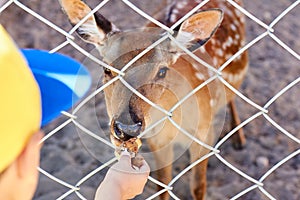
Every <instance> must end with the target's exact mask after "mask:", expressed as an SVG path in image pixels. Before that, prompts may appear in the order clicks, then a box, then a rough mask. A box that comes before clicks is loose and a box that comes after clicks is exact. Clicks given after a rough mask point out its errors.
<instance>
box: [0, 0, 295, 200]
mask: <svg viewBox="0 0 300 200" xmlns="http://www.w3.org/2000/svg"><path fill="white" fill-rule="evenodd" d="M7 2H8V1H6V0H0V8H1V7H2V6H3V5H5V4H6V3H7ZM86 2H87V3H88V4H89V5H90V6H91V7H95V6H96V5H98V4H99V2H100V1H96V0H86ZM131 2H132V3H134V4H135V5H136V6H137V7H139V8H140V9H141V10H143V11H144V12H146V13H147V14H149V15H153V14H154V13H156V12H157V11H159V10H163V9H164V7H161V6H160V5H161V1H160V0H152V1H149V0H132V1H131ZM294 2H296V1H293V0H285V1H272V0H252V1H245V6H244V8H245V9H246V10H248V11H249V12H250V13H252V14H253V15H254V16H256V17H257V18H258V19H260V20H261V21H263V22H264V23H266V24H270V23H271V22H272V21H273V20H274V19H275V18H276V17H277V16H278V15H280V14H281V13H282V12H283V11H284V10H285V9H287V8H288V7H289V6H290V5H291V4H292V3H294ZM298 2H299V1H298ZM20 5H24V6H26V7H28V8H30V9H31V10H33V11H34V12H36V13H38V14H39V15H41V16H42V17H44V18H46V19H47V20H49V21H50V22H52V23H54V24H56V25H57V26H58V27H60V28H62V29H63V30H65V31H67V32H68V31H69V30H71V28H72V27H71V25H70V24H69V21H68V19H67V18H66V16H65V15H64V14H63V12H62V10H61V8H60V5H59V3H58V1H53V0H43V1H41V0H20V1H16V3H12V4H11V5H9V6H8V7H7V8H5V9H4V10H3V11H2V12H1V13H0V23H1V24H2V25H3V26H4V27H5V28H6V29H7V31H8V32H9V34H10V35H11V36H12V37H13V39H14V40H15V41H16V43H17V45H18V46H19V47H20V48H37V49H45V50H52V49H54V48H56V47H57V46H59V45H60V44H62V43H63V42H64V41H66V38H65V36H64V35H62V34H60V33H59V32H57V31H56V30H54V29H53V28H51V27H49V26H47V25H45V24H44V23H43V22H41V21H40V20H38V19H37V18H35V17H33V16H32V15H31V14H29V13H28V12H26V11H24V10H23V9H22V8H21V7H20ZM100 12H101V14H103V15H104V16H105V17H107V18H108V19H109V20H110V21H112V22H113V23H114V24H116V25H117V26H118V27H119V28H120V29H124V30H125V29H133V28H138V27H141V26H143V24H145V23H146V22H147V20H146V19H144V18H143V17H142V16H140V15H139V14H137V13H135V12H134V11H133V10H132V9H130V8H129V7H128V6H127V5H126V4H124V3H123V2H122V1H120V0H110V1H109V2H108V3H107V4H106V5H105V6H103V7H102V8H101V9H100ZM299 19H300V5H299V4H298V5H297V6H296V7H295V8H294V9H293V10H292V11H290V12H289V13H288V14H287V15H285V16H284V17H283V18H282V19H281V20H280V21H279V22H278V23H277V24H276V25H275V26H274V27H273V28H274V30H275V32H274V34H275V35H276V36H277V37H278V38H279V39H280V40H281V41H282V42H284V43H285V44H286V45H287V46H289V47H290V48H291V49H292V50H294V51H295V52H296V54H298V57H296V56H293V55H291V54H290V53H289V52H288V51H287V50H285V49H284V48H282V47H281V46H280V45H279V44H278V43H277V42H275V41H274V40H273V39H272V38H271V37H270V36H266V37H264V38H263V39H262V40H260V41H259V42H257V43H256V44H255V45H253V46H252V47H251V48H250V49H249V56H250V67H249V71H248V74H247V76H246V79H245V81H244V83H243V85H242V87H241V88H240V90H239V91H241V92H242V93H243V94H244V95H245V96H247V97H248V98H250V99H251V100H252V101H254V102H255V103H257V104H258V105H261V106H263V105H264V104H266V102H267V101H268V100H270V99H271V98H272V97H273V96H274V95H276V94H277V93H278V92H279V91H280V90H281V89H283V88H284V87H286V86H287V85H288V84H289V83H290V82H292V81H294V80H296V79H297V78H299V76H300V61H299V53H300V40H299V38H298V37H299V33H300V23H299ZM246 28H247V40H248V42H250V41H252V40H253V39H254V38H256V37H257V36H259V35H260V34H262V33H264V32H265V31H266V29H264V28H262V27H261V26H260V25H258V24H257V23H256V22H254V21H253V20H251V19H249V18H247V19H246ZM74 36H75V42H76V44H78V45H80V46H81V47H82V48H83V49H85V50H86V51H88V52H91V53H92V54H93V55H95V56H97V57H99V55H98V54H97V52H95V51H93V49H94V47H93V46H92V45H89V44H86V43H84V42H82V41H81V40H80V39H79V38H78V37H77V36H76V34H74ZM0 45H1V44H0ZM58 52H59V53H63V54H66V55H68V56H70V57H72V58H75V59H76V60H78V61H80V62H82V63H84V64H85V65H86V66H87V67H88V68H89V70H90V71H91V73H92V76H93V86H92V89H91V92H92V91H93V90H95V89H96V88H97V87H98V84H99V81H100V75H101V73H102V67H99V66H97V64H95V63H93V62H91V61H90V60H89V59H87V58H86V56H85V55H83V54H82V53H80V52H79V51H78V50H76V49H75V48H74V47H73V46H71V45H67V46H65V47H63V48H62V49H60V50H59V51H58ZM299 97H300V87H299V84H298V85H295V86H294V87H292V88H291V89H290V90H289V91H288V92H286V93H284V94H283V95H282V96H280V97H279V98H278V99H277V100H276V101H275V102H274V103H273V104H272V105H271V106H270V108H269V114H268V115H269V116H270V117H271V118H272V119H273V120H274V121H275V122H276V123H278V124H279V125H280V126H281V127H283V128H284V129H285V130H287V131H288V132H289V133H291V134H293V135H294V136H295V137H296V138H298V140H299V138H300V132H299V130H300V101H299ZM103 102H104V101H103V96H102V95H101V94H99V96H98V97H97V98H95V99H93V100H92V101H90V102H88V103H87V104H86V105H85V106H84V107H83V108H82V109H81V110H80V112H79V113H78V121H79V122H80V123H81V124H82V125H84V127H87V128H88V129H89V130H91V131H93V132H96V133H97V132H98V133H99V134H104V135H102V136H103V137H104V138H105V139H107V140H109V138H107V137H105V134H107V131H106V129H107V127H108V119H107V115H106V111H105V106H104V103H103ZM236 102H237V106H238V111H239V115H240V117H241V120H242V121H244V120H246V119H247V118H249V117H251V116H252V115H254V114H255V113H256V112H257V110H256V109H255V108H253V107H252V106H251V105H249V104H248V103H246V102H244V101H243V100H242V99H240V98H237V99H236ZM95 111H96V112H95ZM95 113H96V114H95ZM67 119H68V117H60V118H59V119H57V120H55V121H53V122H52V123H51V124H49V125H48V126H46V127H43V129H44V130H45V133H50V132H51V131H52V130H54V129H55V128H56V127H58V126H59V125H61V124H62V123H64V122H65V121H66V120H67ZM99 119H100V120H99ZM228 121H229V119H228ZM16 123H17V122H16ZM228 124H229V123H226V124H225V127H224V128H223V132H224V133H226V132H229V131H230V130H231V126H230V125H228ZM101 129H102V130H101ZM100 130H101V131H100ZM100 132H101V133H100ZM244 132H245V134H246V137H247V144H246V146H245V148H244V149H243V150H238V151H237V150H235V149H233V147H232V146H231V142H230V140H229V141H227V142H226V143H224V144H223V145H222V146H221V147H220V150H221V155H222V157H223V158H224V159H226V160H227V161H228V162H230V163H231V164H232V165H234V166H235V167H237V168H238V169H240V170H241V171H243V172H245V173H247V174H248V175H249V176H251V177H253V178H255V179H259V178H260V177H261V176H263V175H264V174H265V173H266V172H267V171H268V170H269V169H270V168H271V167H273V166H274V165H275V164H276V163H278V162H280V161H281V160H282V159H284V158H285V157H287V156H288V155H290V154H291V153H292V152H294V151H296V150H298V149H299V148H300V144H299V143H297V142H295V141H293V140H291V139H290V138H288V137H287V136H286V135H284V134H283V133H282V132H281V131H280V130H278V129H277V128H275V127H274V126H273V125H271V124H270V123H269V122H268V121H267V120H266V119H265V118H264V117H263V116H260V117H258V118H256V119H255V120H253V121H252V122H251V123H249V124H247V125H246V126H245V127H244ZM41 155H42V158H41V159H42V160H41V168H42V169H44V170H45V171H47V172H48V173H50V174H51V175H53V176H55V177H56V178H58V179H61V180H63V181H65V182H66V183H69V184H71V185H75V184H76V183H78V181H80V180H81V179H82V178H83V177H84V176H86V175H87V174H89V173H90V172H91V171H93V170H94V169H96V168H97V167H99V166H101V165H102V163H104V162H106V161H108V160H109V159H111V158H113V150H112V149H111V148H109V147H105V145H104V144H99V142H97V141H96V140H93V138H91V137H88V136H86V134H84V133H83V132H82V131H81V130H79V129H78V128H76V126H74V124H72V123H70V124H68V125H66V126H65V127H63V128H62V129H61V130H59V131H58V132H56V133H55V134H53V136H51V137H50V138H49V139H47V140H46V141H45V144H44V147H43V149H42V154H41ZM188 164H189V158H188V154H185V155H184V156H182V157H181V158H180V159H179V160H177V161H176V162H175V167H174V170H173V174H174V175H176V174H178V173H179V172H180V171H182V170H183V169H184V168H185V167H187V166H188ZM106 171H107V169H106V168H105V169H103V170H101V171H100V172H98V173H96V174H95V175H94V176H92V177H91V178H89V179H87V180H86V181H85V182H84V183H82V184H81V185H80V191H79V192H80V194H81V195H82V196H83V197H84V198H86V199H93V196H94V194H95V191H96V188H97V186H98V185H99V183H100V182H101V181H102V179H103V176H104V175H105V173H106ZM188 175H189V173H187V174H185V175H184V176H183V177H182V178H180V179H179V180H178V181H177V182H176V184H175V185H174V193H175V194H176V195H178V197H180V199H191V197H190V195H189V186H188V183H189V176H188ZM207 177H208V195H207V199H212V200H219V199H229V198H230V197H233V196H235V195H236V194H238V193H239V192H240V191H242V190H244V189H246V188H247V187H250V186H251V185H253V183H251V182H249V181H247V180H246V179H244V178H243V177H241V176H240V175H238V174H237V173H235V172H234V171H232V170H231V169H230V168H228V167H226V166H225V165H224V164H223V163H222V162H220V161H219V160H218V159H217V158H216V157H211V158H210V160H209V168H208V174H207ZM155 188H156V186H155V184H154V183H151V182H150V181H149V183H148V184H147V186H146V188H145V192H144V194H143V195H140V196H139V197H137V198H136V199H146V198H147V197H149V196H151V195H152V194H154V193H155V191H156V190H155ZM264 188H265V189H266V190H267V191H268V192H269V193H270V194H271V195H273V196H274V197H275V198H276V199H288V200H298V199H300V192H299V188H300V156H299V154H298V155H297V156H295V157H293V158H292V159H290V160H289V161H288V162H286V163H285V164H283V165H282V166H281V167H280V168H278V169H277V170H275V171H274V172H273V173H272V174H271V175H270V176H268V178H267V179H266V180H265V181H264ZM68 190H69V188H67V187H65V186H63V185H61V184H59V183H57V182H55V181H53V180H51V179H49V178H48V177H47V176H45V175H43V174H41V176H40V180H39V186H38V189H37V192H36V195H35V197H34V199H35V200H51V199H57V198H59V197H60V196H61V195H63V194H64V193H66V192H67V191H68ZM64 199H68V200H69V199H80V197H79V196H78V195H77V194H75V193H74V192H73V193H71V194H70V195H68V196H67V197H65V198H64ZM240 199H245V200H260V199H269V198H268V197H266V196H265V195H264V194H263V193H261V192H260V191H259V190H258V189H255V190H252V191H251V192H249V193H247V194H246V195H244V196H242V197H241V198H240Z"/></svg>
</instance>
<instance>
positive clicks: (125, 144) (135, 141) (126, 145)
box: [110, 134, 142, 154]
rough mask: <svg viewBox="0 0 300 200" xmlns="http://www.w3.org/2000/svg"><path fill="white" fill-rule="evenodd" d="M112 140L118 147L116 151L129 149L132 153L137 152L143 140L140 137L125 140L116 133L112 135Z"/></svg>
mask: <svg viewBox="0 0 300 200" xmlns="http://www.w3.org/2000/svg"><path fill="white" fill-rule="evenodd" d="M110 139H111V142H112V143H113V144H114V145H115V147H116V152H117V153H118V154H120V152H121V151H123V150H125V149H127V151H128V152H130V153H135V154H137V153H138V151H139V149H140V147H141V146H142V141H141V139H140V138H138V137H133V138H130V139H129V140H126V141H123V140H121V139H119V138H118V137H116V136H115V135H114V134H111V135H110Z"/></svg>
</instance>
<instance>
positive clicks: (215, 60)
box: [213, 57, 218, 67]
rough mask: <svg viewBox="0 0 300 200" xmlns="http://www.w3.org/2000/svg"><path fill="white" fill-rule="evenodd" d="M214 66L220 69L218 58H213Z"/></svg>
mask: <svg viewBox="0 0 300 200" xmlns="http://www.w3.org/2000/svg"><path fill="white" fill-rule="evenodd" d="M213 65H214V66H215V67H218V58H217V57H214V58H213Z"/></svg>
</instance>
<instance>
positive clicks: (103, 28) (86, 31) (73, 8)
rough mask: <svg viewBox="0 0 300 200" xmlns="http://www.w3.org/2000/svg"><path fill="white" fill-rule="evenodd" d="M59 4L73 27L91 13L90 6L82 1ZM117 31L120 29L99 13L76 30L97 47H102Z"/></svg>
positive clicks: (75, 0) (63, 1)
mask: <svg viewBox="0 0 300 200" xmlns="http://www.w3.org/2000/svg"><path fill="white" fill-rule="evenodd" d="M59 2H60V4H61V6H62V8H63V10H64V11H65V13H66V14H67V16H68V18H69V21H70V23H71V24H72V26H75V25H76V24H78V23H79V22H80V21H81V20H82V19H83V18H84V17H85V16H87V15H88V14H89V13H90V12H91V9H90V8H89V6H88V5H86V4H85V3H84V2H83V1H80V0H59ZM116 31H118V29H117V28H116V27H115V26H114V25H113V24H112V23H111V22H110V21H108V20H107V19H105V18H104V17H103V16H102V15H100V14H99V13H95V14H93V15H91V16H90V17H89V18H87V20H86V21H84V22H83V23H82V24H81V25H80V26H79V27H78V29H77V30H76V32H77V33H78V35H79V36H80V37H81V38H82V39H83V40H85V41H86V42H89V43H92V44H95V45H101V44H102V43H103V41H104V40H105V38H106V37H107V35H108V34H110V33H112V32H116Z"/></svg>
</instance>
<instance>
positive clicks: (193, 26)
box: [61, 0, 222, 141]
mask: <svg viewBox="0 0 300 200" xmlns="http://www.w3.org/2000/svg"><path fill="white" fill-rule="evenodd" d="M61 5H62V7H63V9H64V10H65V12H66V14H67V15H68V18H69V20H70V22H71V24H72V25H74V26H75V25H76V24H77V23H78V22H80V20H82V19H83V18H84V17H85V16H87V15H88V14H89V13H90V12H91V9H90V8H89V7H88V6H87V5H86V4H84V3H83V2H82V1H80V0H61ZM221 20H222V12H221V11H220V10H217V9H213V10H207V11H202V12H199V13H197V14H194V15H193V16H191V17H190V18H188V19H187V20H185V21H184V22H183V23H182V24H181V26H180V27H179V29H178V32H177V33H176V34H175V35H174V37H175V38H176V40H177V41H178V42H179V43H181V44H182V45H183V46H185V47H186V48H187V49H189V50H191V51H195V50H197V49H198V48H199V47H200V46H201V45H203V44H204V43H206V42H207V41H208V40H209V38H210V37H211V36H212V35H213V33H214V32H215V30H216V28H217V27H218V26H219V24H220V22H221ZM76 31H77V33H78V34H79V36H80V37H81V38H82V39H83V40H85V41H86V42H88V43H92V44H94V45H95V46H96V48H97V49H98V50H99V52H100V54H101V56H102V57H103V60H104V61H105V62H106V63H108V64H109V65H111V66H112V67H114V68H116V69H118V70H122V68H123V67H124V66H126V64H127V63H128V62H130V61H131V60H132V59H133V58H134V57H136V56H137V55H138V54H139V53H141V52H142V51H144V50H145V49H146V48H148V47H149V46H150V45H151V44H153V43H154V42H156V41H157V40H159V39H160V38H161V37H162V36H163V35H162V34H163V33H164V32H163V31H162V30H161V29H154V28H149V29H147V28H146V29H143V30H139V31H128V32H124V31H120V30H119V29H118V28H116V26H115V25H113V24H112V23H111V22H109V21H108V20H107V19H105V18H104V17H103V16H102V15H100V14H98V13H95V14H93V15H91V16H90V17H88V18H87V19H86V21H85V22H84V23H82V24H81V25H80V26H79V27H78V29H77V30H76ZM181 54H183V51H182V50H180V48H178V47H177V46H176V45H175V43H174V41H172V40H170V39H166V40H165V41H163V42H162V43H160V44H159V45H157V46H155V47H154V48H153V49H151V50H150V51H148V52H147V53H146V54H144V55H143V56H142V57H141V58H139V59H138V60H137V61H135V62H134V63H132V65H130V67H129V68H128V69H127V70H126V71H125V75H124V76H123V77H121V79H122V80H123V82H124V81H126V82H127V83H128V84H129V85H130V86H131V87H132V88H134V89H136V90H137V91H138V92H139V93H140V94H142V95H143V96H145V97H146V98H147V99H149V100H150V101H153V102H154V103H157V104H160V105H162V106H165V105H166V104H168V103H170V104H174V103H175V102H172V95H173V93H172V91H168V89H167V88H168V86H169V85H170V84H175V85H176V84H177V85H178V87H180V85H181V84H182V83H181V80H176V78H175V77H176V73H177V72H176V70H172V69H173V67H172V66H173V65H174V63H176V62H177V60H178V58H179V57H180V55H181ZM183 67H184V66H183ZM117 75H118V74H117V73H116V72H115V71H112V70H109V69H107V68H104V80H103V81H104V82H105V83H106V82H108V81H110V80H112V79H113V78H114V77H116V76H117ZM104 93H105V98H106V104H107V109H108V114H109V117H110V119H111V134H112V136H113V138H114V139H116V140H118V141H127V140H129V139H131V138H134V137H136V136H138V135H139V134H140V133H141V131H143V130H144V128H145V126H147V125H148V122H149V118H150V117H149V110H150V108H151V106H150V105H149V104H148V103H146V102H145V101H144V100H142V99H141V98H140V97H138V96H137V95H136V94H134V93H133V92H132V91H131V90H129V89H128V88H127V87H126V86H125V85H124V83H122V81H120V80H118V81H115V82H113V83H112V84H110V85H109V86H108V87H107V88H105V89H104ZM166 94H168V95H166ZM162 96H164V97H166V96H168V97H169V98H168V97H167V98H164V100H162Z"/></svg>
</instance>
